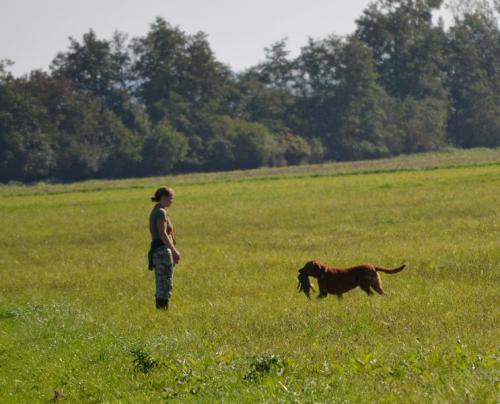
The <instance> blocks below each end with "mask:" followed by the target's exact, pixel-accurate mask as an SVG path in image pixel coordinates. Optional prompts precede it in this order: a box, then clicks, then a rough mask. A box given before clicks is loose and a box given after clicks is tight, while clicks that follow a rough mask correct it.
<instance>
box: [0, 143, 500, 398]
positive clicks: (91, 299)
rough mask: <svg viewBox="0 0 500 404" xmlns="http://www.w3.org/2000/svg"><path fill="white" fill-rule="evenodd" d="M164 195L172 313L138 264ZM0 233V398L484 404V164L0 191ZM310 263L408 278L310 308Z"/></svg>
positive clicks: (494, 332)
mask: <svg viewBox="0 0 500 404" xmlns="http://www.w3.org/2000/svg"><path fill="white" fill-rule="evenodd" d="M163 184H169V185H172V186H173V187H174V188H175V190H176V201H175V203H174V206H173V207H172V208H171V209H170V210H169V212H170V215H171V217H172V219H173V221H174V224H175V225H176V232H177V238H178V243H179V249H180V251H181V253H182V255H183V257H182V261H181V263H180V265H178V266H177V267H176V268H175V276H174V295H173V298H172V301H171V309H170V311H168V312H158V311H156V309H154V296H153V290H154V285H153V282H154V279H153V276H152V273H151V272H149V271H148V270H147V269H146V260H145V255H146V252H147V248H148V243H149V234H148V227H147V226H148V222H147V217H148V214H149V211H150V209H151V206H152V204H151V202H149V197H150V196H151V194H152V193H153V191H154V189H155V188H156V187H157V186H159V185H163ZM0 220H1V226H2V232H1V233H0V398H1V402H2V403H18V402H30V403H31V402H48V401H50V400H52V399H54V400H62V401H67V402H119V401H121V402H164V401H166V400H173V401H176V400H177V401H193V402H255V401H257V402H415V403H421V402H426V403H428V402H430V403H432V402H435V403H441V402H450V403H457V402H479V403H483V402H484V403H497V402H498V401H499V398H500V394H499V392H500V363H499V355H500V327H499V324H500V294H499V286H500V150H498V149H497V150H479V151H469V152H452V153H444V154H430V155H425V154H424V155H420V156H411V157H402V158H399V159H395V160H381V161H378V162H362V163H342V164H340V163H337V164H330V165H322V166H306V167H294V168H289V169H275V170H271V169H264V170H254V171H251V172H236V173H222V174H221V173H219V174H206V175H205V174H196V175H187V176H177V177H171V178H154V179H152V178H148V179H134V180H124V181H89V182H84V183H79V184H68V185H47V184H39V185H36V186H32V187H25V186H16V185H11V186H2V187H0ZM314 258H319V259H321V260H323V261H326V262H328V263H331V264H335V265H338V266H349V265H353V264H357V263H362V262H374V263H377V264H380V265H384V266H388V267H391V266H396V265H397V264H400V263H401V262H403V261H404V262H406V263H407V264H408V268H407V269H405V270H404V271H403V272H401V273H399V274H397V275H388V274H382V280H383V284H384V289H385V290H386V293H387V295H386V296H378V295H377V296H373V297H368V296H366V294H364V292H362V291H361V290H359V289H357V290H354V291H351V292H349V293H348V294H346V295H345V296H344V299H343V300H338V299H336V298H334V297H332V296H330V297H328V298H327V299H324V300H321V301H319V300H316V299H314V298H313V299H311V301H308V300H307V299H306V298H305V296H304V295H300V294H298V293H297V291H296V285H297V280H296V274H297V270H298V269H299V268H300V267H301V266H302V265H303V263H304V262H305V261H307V260H309V259H314ZM54 391H57V392H58V393H57V394H55V393H54ZM56 396H60V398H57V397H56Z"/></svg>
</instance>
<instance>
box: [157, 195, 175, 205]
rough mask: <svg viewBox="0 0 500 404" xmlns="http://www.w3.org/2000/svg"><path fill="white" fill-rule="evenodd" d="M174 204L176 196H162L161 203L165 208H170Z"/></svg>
mask: <svg viewBox="0 0 500 404" xmlns="http://www.w3.org/2000/svg"><path fill="white" fill-rule="evenodd" d="M173 202H174V196H173V195H169V196H167V195H162V197H161V199H160V203H161V204H162V205H163V206H165V207H166V208H168V207H169V206H170V205H172V203H173Z"/></svg>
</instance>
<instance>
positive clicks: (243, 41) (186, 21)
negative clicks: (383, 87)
mask: <svg viewBox="0 0 500 404" xmlns="http://www.w3.org/2000/svg"><path fill="white" fill-rule="evenodd" d="M369 3H370V0H140V1H139V0H0V59H11V60H13V61H14V62H15V65H14V66H12V67H11V68H10V70H11V71H12V72H13V73H14V75H16V76H18V75H21V74H24V73H28V72H29V71H30V70H33V69H37V68H41V69H44V70H47V69H48V66H49V64H50V62H51V61H52V59H53V58H54V57H55V55H56V54H57V52H60V51H64V50H66V49H67V47H68V44H69V41H68V37H70V36H72V37H74V38H76V39H77V40H80V39H81V37H82V35H83V34H84V33H85V32H87V31H88V30H89V29H90V28H92V29H94V31H95V32H96V34H97V36H98V37H99V38H101V39H110V38H111V36H112V33H113V32H114V31H115V30H118V31H121V32H124V33H126V34H128V35H129V38H133V37H137V36H143V35H145V34H146V33H147V31H148V30H149V26H150V24H151V23H152V22H153V21H154V19H155V17H157V16H161V17H163V18H164V19H165V20H166V21H168V22H169V23H171V24H172V25H175V26H178V27H179V28H180V29H181V30H182V31H184V32H186V33H189V34H194V33H196V32H198V31H204V32H205V33H207V34H208V40H209V42H210V46H211V48H212V50H213V51H214V52H215V55H216V56H217V59H218V60H219V61H221V62H223V63H226V64H228V65H230V66H231V67H232V68H233V69H234V70H236V71H239V70H242V69H245V68H247V67H250V66H253V65H255V64H257V63H258V62H260V61H262V59H263V57H264V48H265V47H266V46H269V45H270V44H271V43H273V42H275V41H278V40H280V39H282V38H285V37H288V48H289V49H290V51H291V55H292V56H295V55H297V54H298V52H299V51H300V47H301V46H304V45H305V44H306V43H307V38H308V37H312V38H324V37H326V36H327V35H329V34H332V33H335V34H338V35H345V34H349V33H352V32H353V31H354V28H355V19H356V18H358V17H359V16H360V15H361V13H362V11H363V10H364V9H365V8H366V6H367V5H368V4H369Z"/></svg>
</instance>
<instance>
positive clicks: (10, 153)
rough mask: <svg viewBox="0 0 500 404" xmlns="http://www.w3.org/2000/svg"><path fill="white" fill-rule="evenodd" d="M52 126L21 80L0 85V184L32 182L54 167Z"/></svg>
mask: <svg viewBox="0 0 500 404" xmlns="http://www.w3.org/2000/svg"><path fill="white" fill-rule="evenodd" d="M51 131H52V126H51V125H50V119H49V117H48V113H47V109H46V108H45V106H44V105H43V104H42V103H41V102H40V101H39V100H38V99H36V98H35V97H33V96H32V94H30V93H29V92H28V91H25V79H19V80H16V79H14V78H13V77H12V76H10V75H8V76H5V78H4V80H3V81H1V82H0V181H11V180H17V181H35V180H40V179H43V178H45V177H47V176H49V175H50V174H51V173H52V170H53V168H54V166H55V152H54V144H53V141H52V136H51Z"/></svg>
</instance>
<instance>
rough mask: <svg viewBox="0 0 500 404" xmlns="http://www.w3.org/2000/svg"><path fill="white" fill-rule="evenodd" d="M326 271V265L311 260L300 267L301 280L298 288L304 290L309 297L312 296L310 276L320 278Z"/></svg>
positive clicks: (299, 277) (300, 290) (299, 278)
mask: <svg viewBox="0 0 500 404" xmlns="http://www.w3.org/2000/svg"><path fill="white" fill-rule="evenodd" d="M324 272H325V266H324V265H322V264H321V263H320V262H318V261H309V262H306V264H305V265H304V266H303V267H302V268H301V269H299V275H298V276H297V278H298V280H299V285H298V286H297V289H299V293H300V292H304V294H305V295H306V296H307V297H310V292H311V289H312V286H311V282H309V277H310V276H313V277H315V278H319V277H320V276H321V274H323V273H324Z"/></svg>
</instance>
